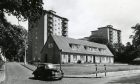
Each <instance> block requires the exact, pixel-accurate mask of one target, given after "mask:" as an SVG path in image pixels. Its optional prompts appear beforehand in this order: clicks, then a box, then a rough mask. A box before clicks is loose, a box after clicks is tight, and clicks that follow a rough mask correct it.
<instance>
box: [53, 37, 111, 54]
mask: <svg viewBox="0 0 140 84" xmlns="http://www.w3.org/2000/svg"><path fill="white" fill-rule="evenodd" d="M52 38H53V39H54V41H55V43H56V44H57V46H58V48H59V49H62V52H69V53H81V54H93V55H103V56H113V54H112V53H111V52H110V50H109V49H108V47H107V46H106V45H104V44H99V43H95V42H89V41H85V40H77V39H73V38H67V37H62V36H56V35H52ZM69 44H78V45H80V46H81V47H80V49H78V50H73V49H72V48H71V47H70V45H69ZM84 46H90V47H96V48H103V49H105V52H100V51H97V52H92V51H87V50H85V48H84Z"/></svg>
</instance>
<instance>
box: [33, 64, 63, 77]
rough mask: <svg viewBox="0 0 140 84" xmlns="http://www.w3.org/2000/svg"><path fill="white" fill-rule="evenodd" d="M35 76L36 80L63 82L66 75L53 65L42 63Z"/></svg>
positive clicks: (34, 73)
mask: <svg viewBox="0 0 140 84" xmlns="http://www.w3.org/2000/svg"><path fill="white" fill-rule="evenodd" d="M33 75H34V77H35V78H43V79H50V80H51V79H57V80H61V79H62V78H63V75H64V73H63V71H62V70H60V69H57V67H56V66H55V65H53V64H51V63H40V64H38V66H37V69H36V70H35V71H34V72H33Z"/></svg>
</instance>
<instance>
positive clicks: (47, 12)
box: [45, 10, 68, 21]
mask: <svg viewBox="0 0 140 84" xmlns="http://www.w3.org/2000/svg"><path fill="white" fill-rule="evenodd" d="M51 11H53V10H45V14H52V15H54V16H55V17H59V18H61V19H64V20H67V21H68V19H67V18H64V17H61V16H59V15H57V14H54V13H52V12H51ZM54 12H55V11H54Z"/></svg>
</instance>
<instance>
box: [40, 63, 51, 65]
mask: <svg viewBox="0 0 140 84" xmlns="http://www.w3.org/2000/svg"><path fill="white" fill-rule="evenodd" d="M48 64H52V63H39V65H48ZM52 65H53V64H52Z"/></svg>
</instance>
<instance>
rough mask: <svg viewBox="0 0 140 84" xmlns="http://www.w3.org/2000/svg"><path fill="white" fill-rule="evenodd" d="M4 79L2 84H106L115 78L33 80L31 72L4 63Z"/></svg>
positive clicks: (21, 67)
mask: <svg viewBox="0 0 140 84" xmlns="http://www.w3.org/2000/svg"><path fill="white" fill-rule="evenodd" d="M5 72H6V79H5V81H4V82H3V83H2V84H108V83H111V84H112V83H113V82H110V81H112V80H114V79H116V78H115V77H113V78H112V77H105V78H63V79H62V80H59V81H44V80H39V79H38V80H37V79H36V80H35V79H34V78H33V75H32V71H31V70H29V69H27V68H25V67H24V66H22V65H21V64H19V63H16V62H9V63H6V69H5Z"/></svg>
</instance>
